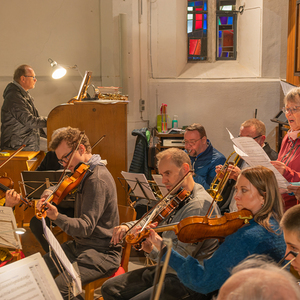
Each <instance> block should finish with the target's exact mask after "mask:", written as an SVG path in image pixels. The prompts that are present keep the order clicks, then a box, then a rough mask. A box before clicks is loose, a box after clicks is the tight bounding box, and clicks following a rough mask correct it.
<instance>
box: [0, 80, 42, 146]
mask: <svg viewBox="0 0 300 300" xmlns="http://www.w3.org/2000/svg"><path fill="white" fill-rule="evenodd" d="M3 98H4V102H3V105H2V109H1V123H2V125H1V149H11V150H17V149H19V148H20V147H21V146H22V145H24V144H25V145H26V147H25V148H24V149H23V150H27V151H39V150H40V136H42V137H46V134H45V132H44V131H43V129H42V128H44V127H47V118H46V117H40V116H39V113H38V111H37V110H36V108H35V106H34V104H33V98H32V97H31V96H30V94H29V93H28V92H26V91H24V90H23V89H21V88H20V87H18V86H17V85H16V84H14V83H12V82H11V83H9V84H8V85H7V87H6V88H5V90H4V92H3Z"/></svg>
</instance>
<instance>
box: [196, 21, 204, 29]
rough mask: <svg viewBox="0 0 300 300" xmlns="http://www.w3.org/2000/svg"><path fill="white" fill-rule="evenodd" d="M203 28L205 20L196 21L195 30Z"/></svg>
mask: <svg viewBox="0 0 300 300" xmlns="http://www.w3.org/2000/svg"><path fill="white" fill-rule="evenodd" d="M202 28H203V22H202V21H196V24H195V30H197V29H202Z"/></svg>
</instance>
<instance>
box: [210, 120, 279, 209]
mask: <svg viewBox="0 0 300 300" xmlns="http://www.w3.org/2000/svg"><path fill="white" fill-rule="evenodd" d="M239 137H250V138H253V139H254V140H255V141H256V142H257V143H258V144H259V145H260V146H261V147H262V148H263V149H264V151H265V152H266V154H267V155H268V156H269V158H270V160H273V161H274V160H276V159H277V157H278V153H277V152H276V151H275V150H273V149H272V148H271V147H270V145H269V144H268V143H267V142H266V141H265V139H266V126H265V124H264V122H262V121H260V120H258V119H255V118H253V119H249V120H247V121H245V122H243V123H242V124H241V127H240V133H239ZM246 167H249V165H248V164H247V163H246V162H245V161H244V160H242V159H240V161H239V163H238V164H237V166H235V167H234V166H232V165H229V167H228V171H229V172H230V176H229V178H230V179H229V181H228V183H227V184H226V186H225V188H224V190H223V193H222V196H223V201H222V203H219V205H220V208H221V211H222V212H226V211H227V210H228V206H229V210H230V211H231V212H232V211H237V207H236V204H235V200H234V199H233V193H234V188H233V187H234V185H235V182H236V180H237V178H238V176H239V174H240V172H241V170H242V169H244V168H246ZM221 168H222V165H219V166H217V167H216V172H217V173H219V172H220V170H221Z"/></svg>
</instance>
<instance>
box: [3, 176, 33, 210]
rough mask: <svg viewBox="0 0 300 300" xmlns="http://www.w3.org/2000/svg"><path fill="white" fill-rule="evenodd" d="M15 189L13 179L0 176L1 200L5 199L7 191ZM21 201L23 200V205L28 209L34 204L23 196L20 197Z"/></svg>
mask: <svg viewBox="0 0 300 300" xmlns="http://www.w3.org/2000/svg"><path fill="white" fill-rule="evenodd" d="M13 187H14V182H13V181H12V179H11V178H10V177H7V176H0V198H4V197H5V194H6V191H8V190H11V189H12V188H13ZM20 200H21V202H22V203H21V205H22V204H25V205H26V208H25V210H26V209H27V208H28V207H32V203H31V202H30V200H28V199H26V198H24V197H22V195H20Z"/></svg>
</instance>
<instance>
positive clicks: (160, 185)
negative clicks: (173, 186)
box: [152, 174, 168, 197]
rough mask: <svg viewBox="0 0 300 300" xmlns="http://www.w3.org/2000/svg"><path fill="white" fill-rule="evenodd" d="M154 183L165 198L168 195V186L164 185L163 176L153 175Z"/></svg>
mask: <svg viewBox="0 0 300 300" xmlns="http://www.w3.org/2000/svg"><path fill="white" fill-rule="evenodd" d="M152 177H153V179H154V181H155V182H156V184H157V186H158V188H159V190H160V192H161V194H162V195H163V197H164V196H165V195H167V194H168V190H167V188H166V186H165V185H164V184H163V183H162V176H161V175H159V174H152Z"/></svg>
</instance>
